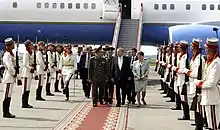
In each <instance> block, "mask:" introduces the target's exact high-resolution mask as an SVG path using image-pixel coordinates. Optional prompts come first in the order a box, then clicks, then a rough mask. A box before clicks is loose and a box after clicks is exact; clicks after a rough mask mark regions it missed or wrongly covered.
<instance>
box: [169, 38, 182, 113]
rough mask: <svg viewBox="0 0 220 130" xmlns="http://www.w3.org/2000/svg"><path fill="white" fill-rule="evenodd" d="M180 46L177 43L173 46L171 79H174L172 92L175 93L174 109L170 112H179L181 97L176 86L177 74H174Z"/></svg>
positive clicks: (177, 63) (178, 59)
mask: <svg viewBox="0 0 220 130" xmlns="http://www.w3.org/2000/svg"><path fill="white" fill-rule="evenodd" d="M180 55H181V53H180V45H179V43H178V42H176V44H175V53H174V59H173V66H172V71H173V78H174V92H175V107H173V108H171V109H172V110H181V97H180V88H179V86H178V84H177V77H178V73H177V72H176V70H175V69H176V67H177V66H178V65H179V62H180Z"/></svg>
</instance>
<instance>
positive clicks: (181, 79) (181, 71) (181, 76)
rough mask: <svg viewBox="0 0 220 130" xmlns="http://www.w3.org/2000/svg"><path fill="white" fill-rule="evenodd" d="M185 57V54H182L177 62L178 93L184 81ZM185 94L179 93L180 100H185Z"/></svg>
mask: <svg viewBox="0 0 220 130" xmlns="http://www.w3.org/2000/svg"><path fill="white" fill-rule="evenodd" d="M186 59H187V54H184V55H183V56H182V57H181V58H180V59H179V60H180V61H179V64H178V68H179V70H178V76H177V86H179V90H180V93H181V91H182V88H183V87H182V86H183V85H184V83H185V70H186ZM186 97H187V96H185V95H181V99H182V101H187V99H186Z"/></svg>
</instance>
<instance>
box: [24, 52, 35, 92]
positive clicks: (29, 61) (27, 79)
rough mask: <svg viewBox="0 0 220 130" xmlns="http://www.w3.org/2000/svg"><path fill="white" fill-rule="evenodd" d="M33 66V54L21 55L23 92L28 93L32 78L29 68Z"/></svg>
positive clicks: (25, 53)
mask: <svg viewBox="0 0 220 130" xmlns="http://www.w3.org/2000/svg"><path fill="white" fill-rule="evenodd" d="M33 64H34V54H32V55H30V54H29V53H28V51H25V52H24V54H23V68H22V77H23V80H24V85H25V87H24V88H23V92H25V91H30V87H31V80H32V78H33V73H31V72H30V71H31V68H33Z"/></svg>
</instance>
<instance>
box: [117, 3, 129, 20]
mask: <svg viewBox="0 0 220 130" xmlns="http://www.w3.org/2000/svg"><path fill="white" fill-rule="evenodd" d="M119 3H121V4H122V18H123V19H131V0H119Z"/></svg>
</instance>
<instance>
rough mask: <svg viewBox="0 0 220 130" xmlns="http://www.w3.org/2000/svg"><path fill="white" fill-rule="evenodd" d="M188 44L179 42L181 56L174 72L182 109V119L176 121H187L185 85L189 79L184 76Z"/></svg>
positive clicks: (187, 110) (187, 62) (186, 65)
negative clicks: (179, 91) (176, 75)
mask: <svg viewBox="0 0 220 130" xmlns="http://www.w3.org/2000/svg"><path fill="white" fill-rule="evenodd" d="M187 50H188V42H187V41H184V40H182V41H180V52H181V55H180V57H179V60H180V61H179V64H178V66H177V68H175V71H176V72H177V73H178V77H177V86H178V87H179V90H181V103H182V107H183V117H182V118H178V120H189V119H190V115H189V105H188V96H187V84H188V82H189V79H188V78H189V77H188V76H187V75H186V74H185V70H186V68H187V69H188V66H189V61H188V54H187Z"/></svg>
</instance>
